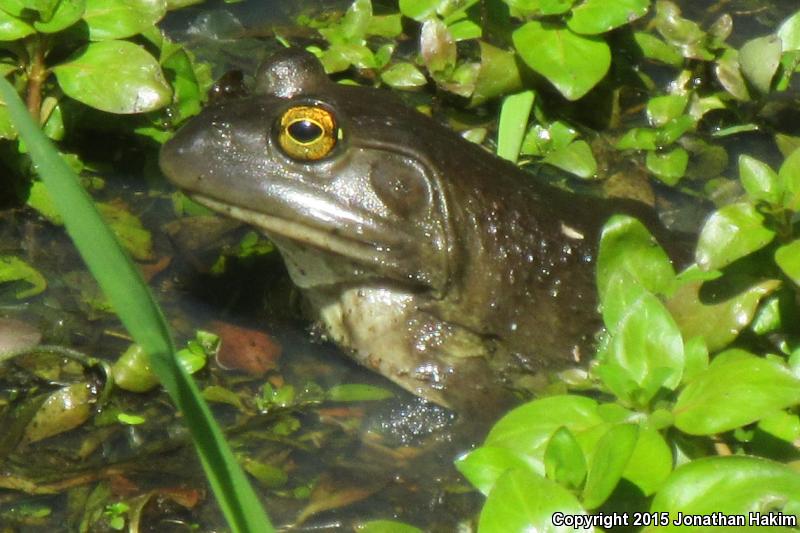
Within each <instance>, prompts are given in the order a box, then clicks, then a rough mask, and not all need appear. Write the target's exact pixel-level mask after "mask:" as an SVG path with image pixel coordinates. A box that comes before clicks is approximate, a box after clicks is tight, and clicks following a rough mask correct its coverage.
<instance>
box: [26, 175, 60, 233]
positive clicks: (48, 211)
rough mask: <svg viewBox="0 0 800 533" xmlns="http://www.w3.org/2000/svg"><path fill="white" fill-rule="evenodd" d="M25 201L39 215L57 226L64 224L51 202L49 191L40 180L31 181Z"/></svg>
mask: <svg viewBox="0 0 800 533" xmlns="http://www.w3.org/2000/svg"><path fill="white" fill-rule="evenodd" d="M26 203H27V204H28V206H29V207H32V208H33V209H35V210H36V211H38V212H39V214H40V215H42V216H43V217H45V218H46V219H47V220H48V221H50V223H51V224H55V225H57V226H61V225H62V224H64V221H63V220H62V218H61V215H60V214H59V212H58V210H57V209H56V206H55V204H54V203H53V198H52V197H51V196H50V193H49V192H47V187H45V186H44V184H43V183H42V182H41V181H34V182H32V183H31V187H30V190H29V191H28V200H27V202H26Z"/></svg>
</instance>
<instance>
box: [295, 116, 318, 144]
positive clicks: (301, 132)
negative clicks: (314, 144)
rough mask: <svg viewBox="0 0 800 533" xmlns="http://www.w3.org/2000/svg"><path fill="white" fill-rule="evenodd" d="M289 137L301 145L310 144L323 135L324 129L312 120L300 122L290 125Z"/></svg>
mask: <svg viewBox="0 0 800 533" xmlns="http://www.w3.org/2000/svg"><path fill="white" fill-rule="evenodd" d="M288 130H289V135H291V136H292V138H293V139H294V140H296V141H297V142H300V143H310V142H311V141H314V140H316V139H318V138H319V137H320V135H322V128H320V127H319V124H315V123H314V122H311V121H310V120H305V119H304V120H298V121H295V122H292V123H291V124H289V128H288Z"/></svg>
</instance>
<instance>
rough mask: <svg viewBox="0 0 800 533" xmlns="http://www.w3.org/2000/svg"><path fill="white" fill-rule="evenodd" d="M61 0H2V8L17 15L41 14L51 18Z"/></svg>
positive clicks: (44, 18)
mask: <svg viewBox="0 0 800 533" xmlns="http://www.w3.org/2000/svg"><path fill="white" fill-rule="evenodd" d="M58 1H59V0H0V9H2V10H3V11H5V12H6V13H10V14H11V15H14V16H15V17H19V18H22V17H32V16H39V17H40V18H41V19H42V20H49V19H50V17H51V16H52V14H53V11H54V10H55V8H56V4H58Z"/></svg>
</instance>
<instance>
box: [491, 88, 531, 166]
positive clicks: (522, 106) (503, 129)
mask: <svg viewBox="0 0 800 533" xmlns="http://www.w3.org/2000/svg"><path fill="white" fill-rule="evenodd" d="M533 98H534V92H533V91H523V92H521V93H517V94H512V95H511V96H508V97H506V99H505V100H504V101H503V107H502V109H501V110H500V124H499V125H498V127H497V130H498V132H497V155H498V156H500V157H502V158H503V159H508V160H509V161H511V162H512V163H516V162H517V159H518V158H519V149H520V147H521V146H522V140H523V139H524V138H525V130H526V129H527V127H528V117H529V116H530V114H531V108H532V107H533Z"/></svg>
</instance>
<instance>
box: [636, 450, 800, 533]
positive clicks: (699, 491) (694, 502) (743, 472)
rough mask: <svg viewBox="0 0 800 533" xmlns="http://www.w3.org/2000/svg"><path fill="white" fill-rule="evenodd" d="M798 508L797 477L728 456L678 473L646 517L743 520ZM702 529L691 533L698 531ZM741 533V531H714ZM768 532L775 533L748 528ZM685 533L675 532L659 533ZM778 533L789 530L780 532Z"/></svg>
mask: <svg viewBox="0 0 800 533" xmlns="http://www.w3.org/2000/svg"><path fill="white" fill-rule="evenodd" d="M798 503H800V474H798V473H797V472H796V471H794V470H792V469H791V468H789V467H787V466H784V465H782V464H779V463H775V462H773V461H768V460H766V459H761V458H758V457H746V456H737V455H732V456H728V457H703V458H700V459H695V460H694V461H691V462H689V463H687V464H684V465H682V466H680V467H679V468H677V469H676V470H675V472H673V473H672V475H671V476H670V477H669V479H668V480H667V482H666V483H665V484H664V486H663V487H662V489H661V490H660V491H659V492H658V493H657V494H656V496H655V498H654V499H653V503H652V504H651V506H650V511H651V512H665V511H668V512H670V514H671V518H672V519H674V518H676V517H677V513H678V512H681V513H683V514H684V515H706V516H708V515H711V514H712V513H724V514H728V515H733V514H741V515H745V516H747V514H748V513H749V512H751V511H756V512H763V513H766V512H768V511H774V510H780V509H781V508H783V506H786V505H792V506H795V507H796V506H797V504H798ZM706 529H707V528H700V529H694V531H702V530H706ZM728 529H730V530H731V531H732V530H736V531H744V530H745V528H736V527H733V528H719V529H718V531H723V530H728ZM766 529H769V530H770V531H773V530H774V529H775V528H752V531H753V532H755V531H765V530H766ZM667 530H675V531H686V528H682V527H679V526H675V525H673V524H672V520H670V527H665V528H658V531H667ZM779 531H781V533H784V532H785V531H786V532H788V531H790V530H789V528H785V529H782V528H779Z"/></svg>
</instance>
